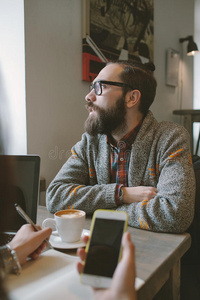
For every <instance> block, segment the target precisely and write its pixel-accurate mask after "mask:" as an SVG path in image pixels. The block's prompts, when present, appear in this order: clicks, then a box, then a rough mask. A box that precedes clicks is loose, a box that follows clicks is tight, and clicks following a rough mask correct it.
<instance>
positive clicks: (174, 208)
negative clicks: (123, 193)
mask: <svg viewBox="0 0 200 300" xmlns="http://www.w3.org/2000/svg"><path fill="white" fill-rule="evenodd" d="M71 152H72V155H71V157H70V158H69V159H68V160H67V162H66V163H65V164H64V165H63V167H62V168H61V170H60V171H59V173H58V174H57V176H56V177H55V179H54V180H53V181H52V182H51V184H50V185H49V187H48V189H47V199H46V200H47V202H46V204H47V208H48V210H49V211H50V212H52V213H54V212H56V211H58V210H61V209H65V208H67V207H69V206H70V207H72V206H74V208H76V209H82V210H84V211H86V213H87V214H92V213H93V212H94V211H95V210H96V209H99V208H101V209H115V210H119V211H126V212H127V213H128V215H129V225H130V226H133V227H136V228H142V229H147V230H152V231H158V232H174V233H180V232H184V231H185V230H186V229H187V228H188V227H189V225H190V224H191V222H192V220H193V216H194V197H195V178H194V171H193V167H192V161H191V155H190V150H189V135H188V132H187V131H186V130H185V129H184V128H183V127H182V126H180V125H178V124H176V123H172V122H161V123H158V122H157V121H156V119H155V118H154V116H153V114H152V113H151V112H150V111H149V112H148V114H147V116H146V117H145V119H144V121H143V123H142V126H141V129H140V131H139V133H138V135H137V137H136V140H135V142H134V144H133V146H132V150H131V151H130V153H127V155H130V165H129V171H128V186H153V187H157V189H158V193H157V195H156V196H155V197H154V198H153V199H151V200H149V201H147V200H146V199H144V200H143V201H141V202H134V203H132V204H123V205H119V206H117V204H116V201H115V189H116V183H110V147H109V145H108V144H107V139H106V136H105V135H100V134H99V135H97V136H95V137H92V136H90V135H89V134H87V133H84V134H83V135H82V139H81V141H79V142H78V143H77V144H76V145H75V146H74V147H73V148H72V150H71Z"/></svg>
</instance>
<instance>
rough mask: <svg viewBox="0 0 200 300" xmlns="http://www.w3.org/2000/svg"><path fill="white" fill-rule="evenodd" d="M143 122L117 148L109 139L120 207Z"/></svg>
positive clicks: (116, 194)
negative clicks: (133, 150)
mask: <svg viewBox="0 0 200 300" xmlns="http://www.w3.org/2000/svg"><path fill="white" fill-rule="evenodd" d="M141 125H142V122H140V123H139V124H138V125H137V126H136V127H135V128H134V129H133V130H131V131H130V132H129V133H127V134H126V135H125V136H124V137H123V138H122V139H121V140H119V141H118V143H117V146H114V145H113V144H112V142H111V138H110V137H108V144H109V145H110V150H111V151H110V167H111V172H110V173H111V178H110V181H111V183H117V187H116V191H115V201H116V203H117V205H120V204H121V202H120V198H119V197H120V189H121V187H122V186H128V168H129V161H130V155H131V149H132V145H133V143H134V141H135V138H136V136H137V133H138V131H139V130H140V127H141Z"/></svg>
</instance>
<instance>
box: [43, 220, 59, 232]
mask: <svg viewBox="0 0 200 300" xmlns="http://www.w3.org/2000/svg"><path fill="white" fill-rule="evenodd" d="M46 227H51V229H52V230H56V221H55V220H54V219H52V218H47V219H45V220H44V221H43V222H42V228H43V229H44V228H46Z"/></svg>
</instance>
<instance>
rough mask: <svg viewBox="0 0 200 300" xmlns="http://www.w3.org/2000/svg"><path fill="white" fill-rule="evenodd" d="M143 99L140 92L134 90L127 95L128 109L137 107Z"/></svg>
mask: <svg viewBox="0 0 200 300" xmlns="http://www.w3.org/2000/svg"><path fill="white" fill-rule="evenodd" d="M140 98H141V93H140V91H139V90H132V91H130V92H128V93H127V99H126V105H127V107H129V108H130V107H133V106H135V105H136V104H137V103H138V101H139V100H140Z"/></svg>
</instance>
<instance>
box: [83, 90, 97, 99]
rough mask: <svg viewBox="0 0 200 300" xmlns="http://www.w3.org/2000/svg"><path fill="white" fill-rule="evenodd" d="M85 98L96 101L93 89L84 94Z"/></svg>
mask: <svg viewBox="0 0 200 300" xmlns="http://www.w3.org/2000/svg"><path fill="white" fill-rule="evenodd" d="M85 100H86V101H87V102H94V101H96V94H95V92H94V89H92V90H91V91H90V92H89V93H88V94H87V95H86V96H85Z"/></svg>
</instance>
